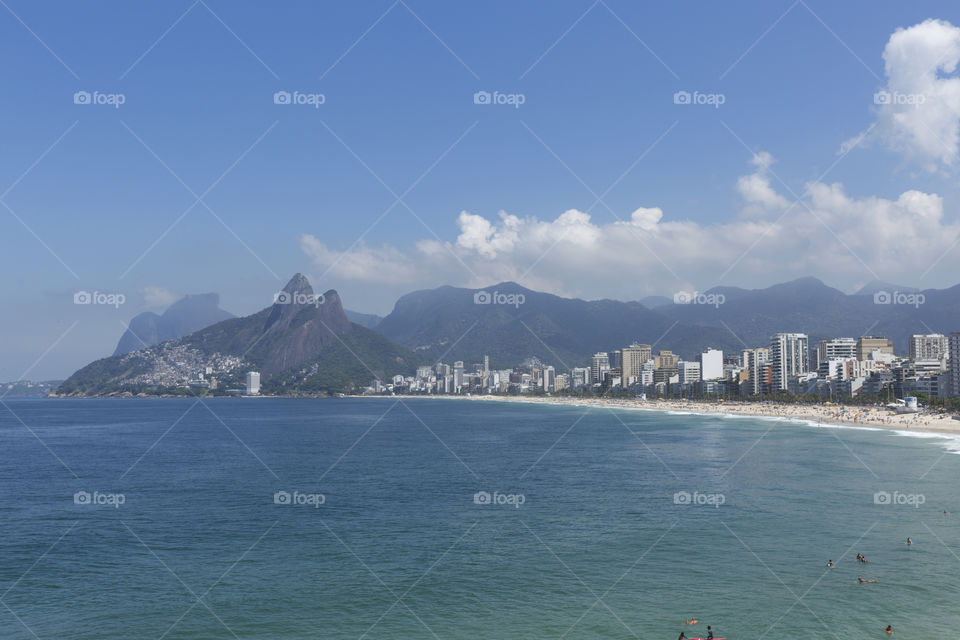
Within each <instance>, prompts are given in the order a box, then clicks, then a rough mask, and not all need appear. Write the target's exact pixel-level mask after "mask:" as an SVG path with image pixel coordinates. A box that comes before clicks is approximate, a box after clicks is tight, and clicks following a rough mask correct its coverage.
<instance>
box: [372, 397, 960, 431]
mask: <svg viewBox="0 0 960 640" xmlns="http://www.w3.org/2000/svg"><path fill="white" fill-rule="evenodd" d="M366 397H370V396H366ZM383 397H405V398H421V399H422V398H433V399H438V400H441V399H446V400H473V401H481V402H482V401H495V402H527V403H540V404H554V405H573V406H588V407H605V408H620V409H641V410H648V411H674V412H676V411H680V412H687V413H694V414H717V415H731V416H749V417H761V418H779V419H783V420H796V421H801V422H809V423H817V424H822V425H831V424H834V425H841V426H853V425H856V426H859V427H865V428H874V429H890V430H894V431H914V432H917V433H923V432H932V433H944V434H953V435H960V420H955V419H953V417H952V415H951V414H949V413H944V414H933V413H927V412H922V413H912V414H897V413H894V412H893V411H892V410H890V409H887V408H885V407H873V406H867V407H862V406H840V405H835V404H834V405H792V404H774V403H763V402H739V401H730V400H726V401H723V402H704V401H697V400H681V399H669V400H664V399H657V400H641V399H619V398H573V397H566V396H501V395H496V396H494V395H469V396H467V395H464V396H455V395H409V396H383Z"/></svg>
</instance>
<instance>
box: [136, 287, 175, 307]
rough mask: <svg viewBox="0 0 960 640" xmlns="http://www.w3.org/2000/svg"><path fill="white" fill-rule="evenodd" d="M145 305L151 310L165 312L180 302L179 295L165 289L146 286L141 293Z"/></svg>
mask: <svg viewBox="0 0 960 640" xmlns="http://www.w3.org/2000/svg"><path fill="white" fill-rule="evenodd" d="M141 293H142V294H143V304H144V306H146V307H147V308H148V309H151V310H155V311H157V310H163V309H166V308H167V307H169V306H170V305H172V304H173V303H174V302H176V301H177V300H179V297H178V296H177V294H175V293H174V292H173V291H170V290H169V289H165V288H163V287H155V286H146V287H144V288H143V290H142V291H141Z"/></svg>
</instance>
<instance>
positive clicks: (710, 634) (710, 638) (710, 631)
mask: <svg viewBox="0 0 960 640" xmlns="http://www.w3.org/2000/svg"><path fill="white" fill-rule="evenodd" d="M706 640H713V629H711V628H710V625H707V639H706Z"/></svg>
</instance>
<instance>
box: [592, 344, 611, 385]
mask: <svg viewBox="0 0 960 640" xmlns="http://www.w3.org/2000/svg"><path fill="white" fill-rule="evenodd" d="M609 370H610V356H609V355H607V352H606V351H598V352H597V353H595V354H593V357H592V358H590V378H591V380H592V381H593V382H603V374H604V372H606V371H609Z"/></svg>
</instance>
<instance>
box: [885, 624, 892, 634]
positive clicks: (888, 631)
mask: <svg viewBox="0 0 960 640" xmlns="http://www.w3.org/2000/svg"><path fill="white" fill-rule="evenodd" d="M884 631H886V632H887V633H893V627H891V626H890V625H887V628H886V629H884Z"/></svg>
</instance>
